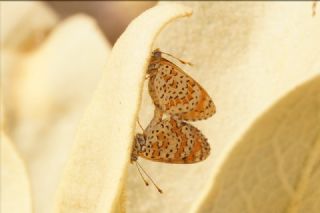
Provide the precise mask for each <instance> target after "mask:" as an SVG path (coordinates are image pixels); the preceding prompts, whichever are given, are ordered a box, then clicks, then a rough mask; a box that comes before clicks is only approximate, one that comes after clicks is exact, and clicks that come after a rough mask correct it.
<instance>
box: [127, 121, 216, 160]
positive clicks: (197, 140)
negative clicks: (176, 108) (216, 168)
mask: <svg viewBox="0 0 320 213" xmlns="http://www.w3.org/2000/svg"><path fill="white" fill-rule="evenodd" d="M209 154H210V145H209V143H208V142H207V139H206V137H205V136H204V135H203V134H202V133H201V131H200V130H198V129H197V128H196V127H194V126H193V125H191V124H189V123H186V122H184V121H181V120H177V119H174V118H167V119H163V120H161V121H160V122H158V123H157V124H156V125H154V126H149V127H148V128H147V129H146V130H145V131H144V132H143V134H141V133H138V134H136V136H135V141H134V144H133V148H132V154H131V162H134V161H137V160H138V157H142V158H145V159H148V160H152V161H157V162H163V163H176V164H191V163H197V162H200V161H203V160H205V159H206V158H207V157H208V156H209Z"/></svg>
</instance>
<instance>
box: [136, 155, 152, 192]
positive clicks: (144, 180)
mask: <svg viewBox="0 0 320 213" xmlns="http://www.w3.org/2000/svg"><path fill="white" fill-rule="evenodd" d="M137 164H138V162H137V161H136V167H137V169H138V172H139V174H140V177H141V178H142V180H143V182H144V183H145V184H146V186H149V183H148V181H146V179H144V177H143V175H142V173H141V171H140V169H139V167H138V165H137Z"/></svg>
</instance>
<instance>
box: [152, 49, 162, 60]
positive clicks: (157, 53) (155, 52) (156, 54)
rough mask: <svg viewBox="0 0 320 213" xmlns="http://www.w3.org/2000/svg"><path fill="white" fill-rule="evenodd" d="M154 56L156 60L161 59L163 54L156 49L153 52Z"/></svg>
mask: <svg viewBox="0 0 320 213" xmlns="http://www.w3.org/2000/svg"><path fill="white" fill-rule="evenodd" d="M153 56H154V57H155V58H161V52H160V51H159V50H158V49H156V50H155V51H153Z"/></svg>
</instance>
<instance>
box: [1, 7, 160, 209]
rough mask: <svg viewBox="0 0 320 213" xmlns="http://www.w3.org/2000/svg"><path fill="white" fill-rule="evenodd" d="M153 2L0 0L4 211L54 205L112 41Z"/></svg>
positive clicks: (2, 191) (2, 193) (2, 201)
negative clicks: (59, 184) (76, 134)
mask: <svg viewBox="0 0 320 213" xmlns="http://www.w3.org/2000/svg"><path fill="white" fill-rule="evenodd" d="M155 4H156V2H154V1H3V2H1V7H0V9H1V12H0V21H1V24H0V28H1V30H0V35H1V36H0V57H1V61H0V62H1V63H0V65H1V87H0V93H1V105H0V108H1V114H0V124H1V128H0V130H1V135H0V136H1V138H0V141H1V143H0V144H1V151H2V147H3V144H5V145H6V144H8V145H7V146H6V147H7V148H3V149H5V150H3V152H4V153H6V156H7V157H6V158H1V182H2V183H1V195H3V196H1V200H0V201H1V204H2V203H4V204H5V205H1V210H0V212H10V213H15V212H18V213H21V212H26V213H28V212H30V213H31V212H37V213H38V212H41V213H42V212H44V213H47V212H49V211H48V209H52V205H53V203H54V194H55V191H56V189H57V187H58V183H59V180H60V177H61V174H62V171H63V168H64V165H65V163H66V161H67V159H68V156H69V151H70V149H71V147H72V144H73V141H74V135H75V131H76V128H77V126H78V123H79V121H80V120H81V118H82V115H83V113H84V110H85V109H86V107H87V105H88V104H89V103H90V100H91V98H92V94H93V92H94V90H95V88H96V86H97V84H98V82H99V80H100V79H101V73H102V72H103V70H104V68H105V65H106V63H107V60H108V56H109V54H110V51H111V47H112V46H113V44H114V43H115V42H116V40H117V39H118V38H119V36H120V35H121V34H122V33H123V31H124V30H125V29H126V27H127V26H128V24H129V23H130V22H131V21H132V19H134V18H135V17H137V16H139V15H140V14H141V13H142V12H144V11H145V10H147V9H148V8H151V7H153V6H154V5H155ZM79 14H82V15H79ZM83 14H84V15H83ZM96 25H98V27H97V26H96ZM5 136H7V137H5ZM4 138H6V139H4ZM8 147H9V148H8ZM10 147H12V148H10ZM12 158H14V159H15V161H14V162H15V163H12V162H13V161H12ZM17 171H20V173H19V174H18V175H17ZM19 184H21V185H19ZM16 186H19V187H18V188H17V187H16ZM22 194H24V196H22Z"/></svg>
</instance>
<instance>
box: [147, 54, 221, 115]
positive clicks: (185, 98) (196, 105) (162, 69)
mask: <svg viewBox="0 0 320 213" xmlns="http://www.w3.org/2000/svg"><path fill="white" fill-rule="evenodd" d="M162 54H166V55H170V54H168V53H163V52H161V51H160V50H159V49H156V50H154V51H153V52H152V57H151V60H150V64H149V67H148V71H147V75H148V78H149V85H148V86H149V93H150V96H151V98H152V100H153V102H154V104H155V106H156V107H157V108H158V109H159V110H161V111H162V112H165V113H168V114H169V115H171V116H175V118H177V119H180V120H186V121H188V120H192V121H195V120H201V119H206V118H209V117H211V116H212V115H213V114H214V113H215V112H216V107H215V105H214V103H213V102H212V100H211V98H210V96H209V95H208V93H207V92H206V91H205V90H204V89H203V88H202V87H201V86H200V84H199V83H197V82H196V81H195V80H194V79H192V78H191V77H190V76H189V75H188V74H186V73H185V72H183V71H182V70H181V69H180V68H179V67H178V66H176V65H175V64H173V63H172V62H170V61H168V60H167V59H165V58H163V57H162ZM170 56H172V55H170ZM172 57H174V56H172ZM174 58H175V57H174ZM178 60H179V61H180V62H181V63H183V64H190V63H187V62H184V61H182V60H180V59H178Z"/></svg>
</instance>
